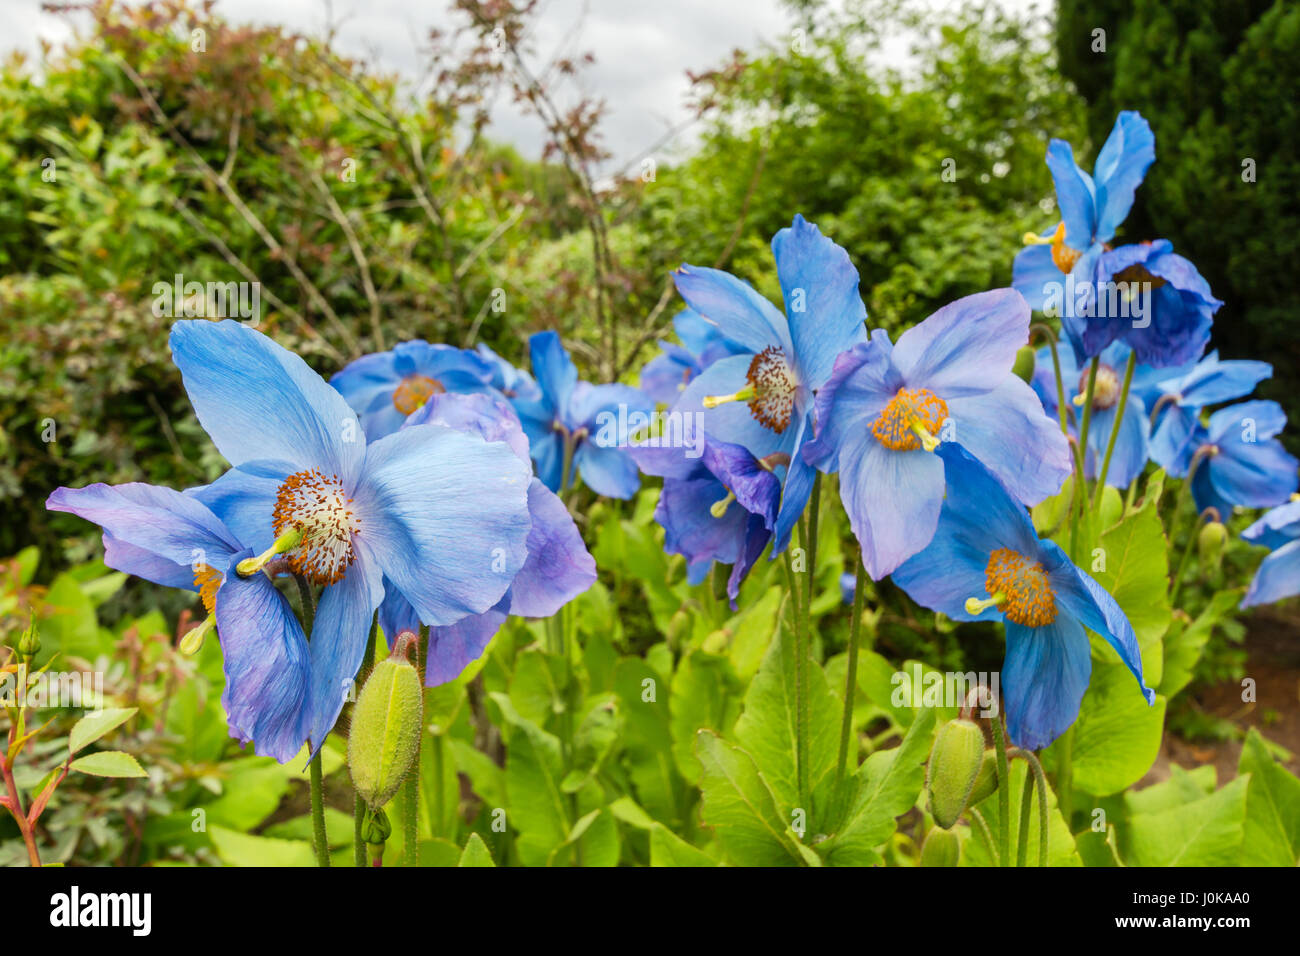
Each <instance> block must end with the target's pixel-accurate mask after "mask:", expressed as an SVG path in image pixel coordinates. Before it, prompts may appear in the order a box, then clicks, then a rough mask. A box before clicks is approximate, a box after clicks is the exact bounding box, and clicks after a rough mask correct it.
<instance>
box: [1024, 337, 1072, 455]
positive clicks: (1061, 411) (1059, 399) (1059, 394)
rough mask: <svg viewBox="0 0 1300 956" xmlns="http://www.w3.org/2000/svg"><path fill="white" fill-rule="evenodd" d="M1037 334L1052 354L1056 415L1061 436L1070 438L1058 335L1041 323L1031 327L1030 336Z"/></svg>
mask: <svg viewBox="0 0 1300 956" xmlns="http://www.w3.org/2000/svg"><path fill="white" fill-rule="evenodd" d="M1035 332H1041V333H1042V334H1043V338H1045V339H1047V347H1048V349H1050V350H1051V353H1052V371H1053V372H1054V373H1055V375H1056V414H1057V417H1059V418H1060V420H1061V434H1063V435H1065V437H1066V438H1069V437H1070V426H1069V420H1068V414H1069V413H1068V410H1067V409H1066V407H1065V383H1064V382H1063V381H1062V380H1061V356H1060V353H1059V352H1057V351H1056V333H1055V332H1053V331H1052V330H1051V328H1049V327H1048V326H1046V325H1043V324H1042V323H1041V322H1035V323H1034V324H1033V325H1031V326H1030V327H1029V334H1030V335H1031V336H1032V335H1033V334H1034V333H1035Z"/></svg>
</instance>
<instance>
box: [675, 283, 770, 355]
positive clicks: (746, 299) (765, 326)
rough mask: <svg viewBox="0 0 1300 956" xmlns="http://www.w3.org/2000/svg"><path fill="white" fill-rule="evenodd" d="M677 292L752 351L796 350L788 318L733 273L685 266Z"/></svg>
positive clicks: (720, 330)
mask: <svg viewBox="0 0 1300 956" xmlns="http://www.w3.org/2000/svg"><path fill="white" fill-rule="evenodd" d="M673 281H674V282H675V283H676V284H677V291H678V292H679V293H681V296H682V298H683V299H685V300H686V304H687V305H689V306H690V307H691V308H692V309H694V310H695V311H696V312H697V313H698V314H699V315H700V317H701V318H703V319H704V321H706V322H708V323H709V324H710V325H712V326H713V327H714V328H716V329H717V330H718V333H719V334H720V335H722V336H723V337H724V338H727V339H730V340H731V341H732V342H735V343H736V344H738V345H741V346H743V347H744V348H746V349H748V350H749V351H751V352H761V351H763V349H765V348H767V347H768V346H772V345H775V346H777V347H778V348H781V349H783V350H784V351H785V353H786V354H787V355H789V354H790V353H791V352H792V351H793V348H792V343H791V340H790V330H789V326H788V325H787V324H786V319H785V316H783V315H782V314H781V313H780V312H778V311H777V309H776V307H775V306H774V305H772V303H771V302H768V301H767V299H765V298H763V297H762V296H761V295H759V294H758V293H757V292H756V291H754V287H753V286H751V285H750V284H749V283H747V282H742V281H741V280H740V279H737V278H736V277H735V276H733V275H732V274H731V273H729V272H723V271H721V270H720V269H708V268H705V267H703V266H691V265H683V266H682V267H681V268H679V269H678V270H677V271H676V272H674V273H673Z"/></svg>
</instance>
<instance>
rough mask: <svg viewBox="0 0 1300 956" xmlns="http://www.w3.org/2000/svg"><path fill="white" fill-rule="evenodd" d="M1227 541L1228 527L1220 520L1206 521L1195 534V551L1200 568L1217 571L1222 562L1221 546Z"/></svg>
mask: <svg viewBox="0 0 1300 956" xmlns="http://www.w3.org/2000/svg"><path fill="white" fill-rule="evenodd" d="M1227 543H1228V529H1227V528H1225V527H1224V526H1223V522H1221V521H1207V522H1206V523H1205V524H1204V525H1202V526H1201V532H1200V534H1198V535H1197V536H1196V553H1197V556H1198V557H1199V558H1200V559H1201V570H1202V571H1211V572H1218V570H1219V568H1220V567H1221V566H1222V564H1223V546H1224V545H1225V544H1227Z"/></svg>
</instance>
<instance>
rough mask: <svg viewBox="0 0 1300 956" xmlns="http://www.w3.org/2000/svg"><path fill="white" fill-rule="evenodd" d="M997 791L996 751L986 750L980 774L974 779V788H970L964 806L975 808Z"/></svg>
mask: <svg viewBox="0 0 1300 956" xmlns="http://www.w3.org/2000/svg"><path fill="white" fill-rule="evenodd" d="M997 789H998V754H997V751H996V750H986V751H984V762H983V763H981V764H980V772H979V774H978V775H977V776H976V777H975V786H973V787H972V788H971V791H970V797H969V798H967V800H966V806H968V807H973V806H975V804H977V803H980V802H982V801H983V800H984V798H985V797H987V796H989V794H992V793H996V792H997Z"/></svg>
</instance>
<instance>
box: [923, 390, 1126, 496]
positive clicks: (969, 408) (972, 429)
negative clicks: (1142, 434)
mask: <svg viewBox="0 0 1300 956" xmlns="http://www.w3.org/2000/svg"><path fill="white" fill-rule="evenodd" d="M1053 390H1055V384H1054V383H1053ZM948 415H949V419H950V421H951V423H952V425H951V431H950V432H948V431H945V435H950V437H951V438H952V440H954V441H956V442H958V443H960V444H961V445H962V447H964V448H965V449H966V450H967V451H968V452H970V453H971V454H972V455H974V456H975V457H976V458H977V459H979V460H980V461H981V462H983V463H984V465H985V466H986V467H987V468H988V469H989V470H990V471H992V472H993V474H994V475H996V476H997V478H998V480H999V481H1001V482H1002V484H1003V485H1004V486H1005V487H1006V489H1007V490H1008V491H1009V492H1011V494H1012V495H1013V496H1014V497H1016V498H1018V499H1019V500H1020V501H1021V502H1023V503H1024V504H1027V505H1035V504H1037V503H1038V502H1040V501H1042V500H1043V499H1044V498H1047V497H1049V496H1051V495H1054V494H1056V493H1057V492H1058V491H1060V490H1061V485H1062V484H1064V482H1065V479H1066V477H1068V476H1069V474H1070V469H1071V461H1070V443H1069V442H1068V441H1067V440H1066V437H1065V435H1063V434H1062V433H1061V425H1060V422H1059V420H1057V419H1054V418H1049V417H1048V415H1047V413H1046V411H1044V409H1043V404H1042V402H1040V401H1039V399H1038V396H1037V395H1035V394H1034V390H1033V389H1032V388H1030V387H1029V386H1028V385H1026V384H1025V383H1024V382H1023V381H1021V380H1020V379H1019V378H1018V377H1017V376H1015V375H1007V376H1006V377H1005V378H1003V379H1002V383H1001V384H1000V385H998V386H997V388H995V389H993V390H992V391H991V392H985V393H984V394H982V395H972V396H969V397H966V398H957V399H953V400H951V401H949V403H948ZM1143 460H1144V461H1145V459H1143Z"/></svg>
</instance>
